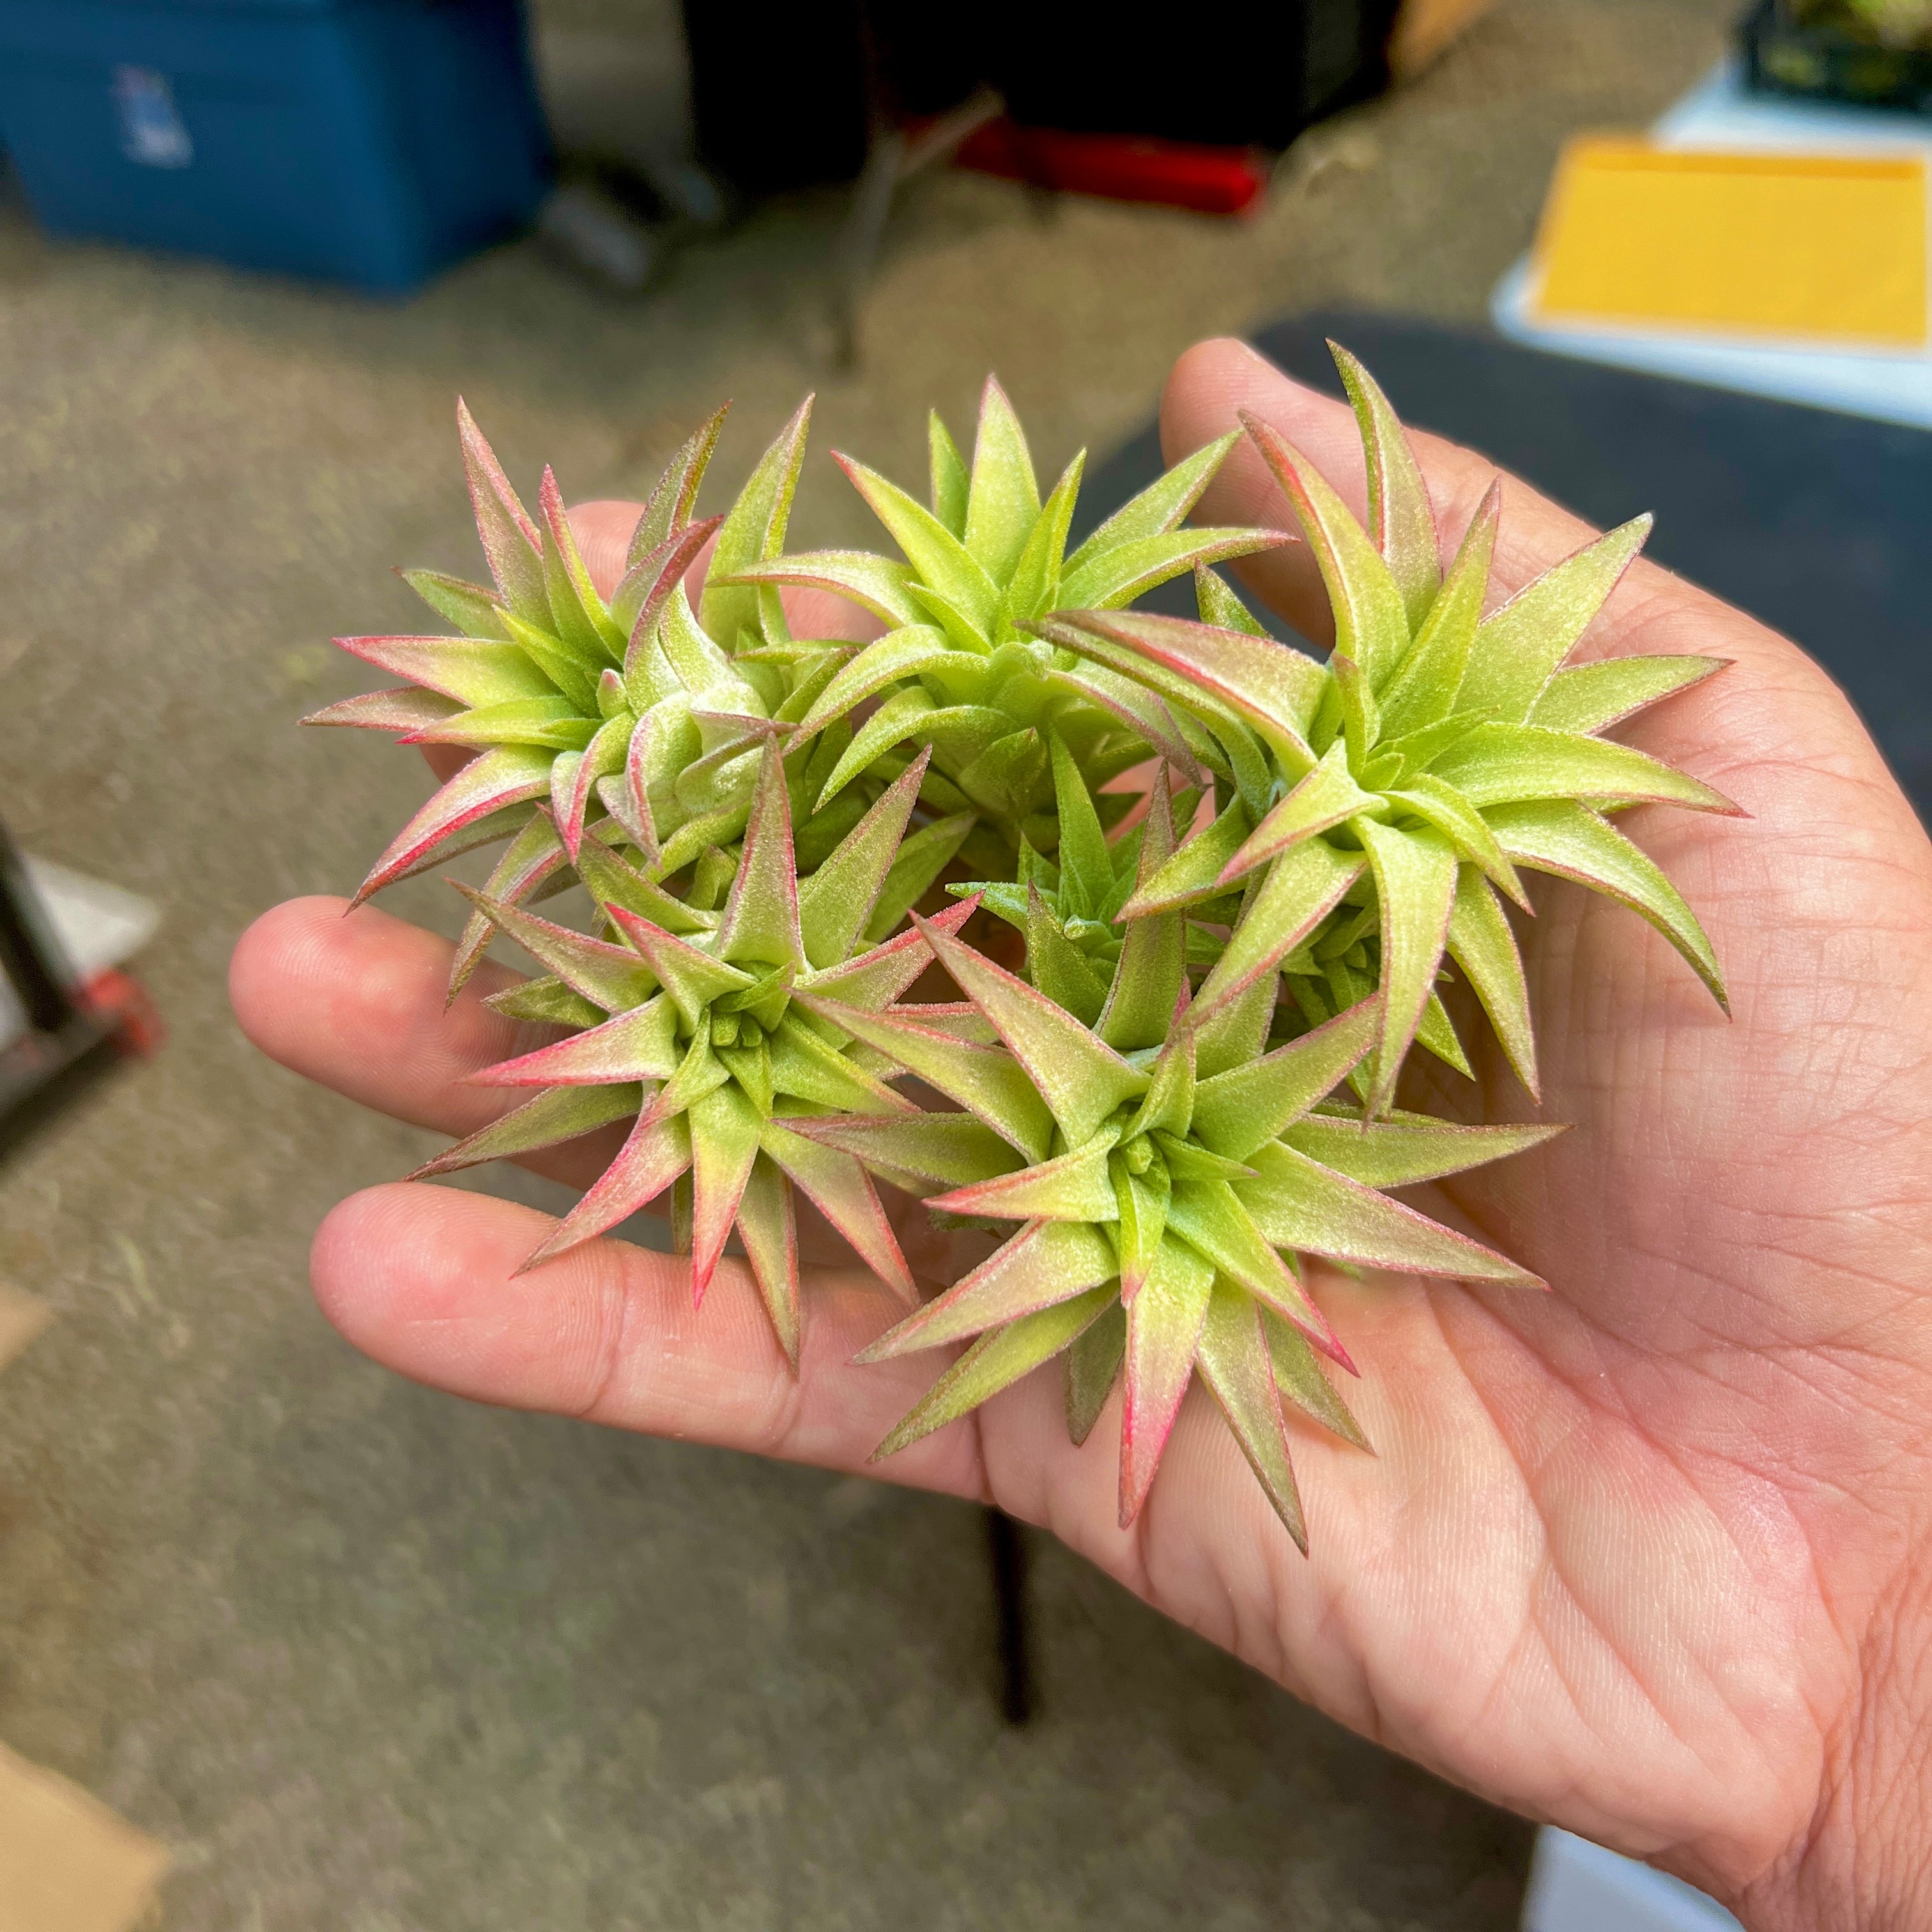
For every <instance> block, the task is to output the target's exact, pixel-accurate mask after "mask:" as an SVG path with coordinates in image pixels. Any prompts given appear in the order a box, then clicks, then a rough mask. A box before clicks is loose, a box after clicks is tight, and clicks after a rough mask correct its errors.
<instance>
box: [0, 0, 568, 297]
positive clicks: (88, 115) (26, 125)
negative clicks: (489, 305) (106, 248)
mask: <svg viewBox="0 0 1932 1932" xmlns="http://www.w3.org/2000/svg"><path fill="white" fill-rule="evenodd" d="M0 141H4V142H5V145H6V146H7V148H8V150H9V151H10V153H11V154H12V157H13V165H14V166H15V168H16V169H17V170H18V172H19V175H20V180H21V182H22V184H23V186H24V187H25V190H26V196H27V199H28V202H29V203H30V204H31V206H32V208H33V210H34V214H36V215H37V217H38V218H39V220H40V223H41V224H42V226H43V227H44V228H45V229H46V230H47V231H48V233H50V234H54V235H61V236H85V237H92V238H98V239H108V240H113V241H119V242H133V243H136V244H138V245H140V246H142V247H144V248H166V249H174V250H178V251H181V252H183V253H184V254H196V255H210V256H213V257H216V258H217V260H221V261H224V262H230V263H234V264H236V266H239V267H242V268H250V269H272V270H274V271H275V272H278V273H281V274H285V275H312V276H318V277H326V278H329V279H330V280H332V281H344V282H347V283H349V284H352V285H353V286H355V287H361V288H366V289H369V290H373V291H379V292H381V293H389V294H395V293H402V292H404V291H407V290H410V289H412V288H414V287H416V286H417V285H418V284H419V283H421V282H422V281H424V280H425V278H428V276H429V275H432V274H434V272H436V271H437V269H440V268H443V267H445V266H447V265H448V264H449V263H451V262H453V261H456V260H460V258H461V257H463V256H464V255H466V254H469V253H470V252H472V251H473V250H475V249H476V248H480V247H481V246H482V245H484V244H485V243H486V242H493V241H495V240H496V239H498V238H499V236H503V235H505V234H508V233H514V231H515V230H516V229H518V228H520V227H521V226H523V225H524V224H525V223H526V222H527V221H528V220H529V218H530V217H531V216H532V214H534V213H535V209H536V207H537V205H538V202H539V200H540V199H541V196H542V193H543V188H544V178H545V175H546V173H547V151H546V146H545V141H544V133H543V127H542V121H541V114H540V113H539V111H538V107H537V104H536V96H535V89H534V88H533V87H532V84H531V80H530V75H529V62H528V60H527V58H526V52H525V48H524V40H523V21H522V14H521V11H520V7H519V6H518V5H517V0H383V4H380V5H370V4H368V0H165V3H164V4H160V5H157V4H154V0H0Z"/></svg>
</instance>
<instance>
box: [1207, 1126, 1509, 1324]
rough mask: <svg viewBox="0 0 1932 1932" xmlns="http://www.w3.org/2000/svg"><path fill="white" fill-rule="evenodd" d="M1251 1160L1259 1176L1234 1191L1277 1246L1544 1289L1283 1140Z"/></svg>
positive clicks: (1362, 1263)
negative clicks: (1285, 1144)
mask: <svg viewBox="0 0 1932 1932" xmlns="http://www.w3.org/2000/svg"><path fill="white" fill-rule="evenodd" d="M1249 1160H1250V1164H1251V1165H1252V1166H1253V1167H1254V1168H1255V1169H1256V1172H1257V1173H1258V1175H1259V1178H1258V1179H1256V1180H1253V1181H1238V1182H1236V1183H1235V1184H1234V1187H1235V1193H1237V1194H1238V1196H1240V1198H1241V1204H1242V1205H1243V1206H1244V1208H1246V1209H1247V1211H1248V1213H1249V1214H1250V1215H1251V1216H1252V1217H1253V1224H1254V1226H1256V1228H1258V1229H1259V1230H1260V1231H1261V1233H1262V1235H1263V1236H1264V1237H1265V1238H1266V1239H1267V1240H1268V1241H1269V1242H1270V1243H1271V1244H1273V1245H1274V1247H1282V1248H1295V1249H1298V1250H1301V1252H1302V1253H1304V1254H1311V1255H1324V1256H1329V1257H1331V1258H1332V1259H1335V1260H1337V1261H1344V1262H1354V1263H1355V1264H1356V1265H1358V1266H1359V1267H1363V1268H1386V1269H1388V1270H1389V1271H1391V1272H1392V1273H1395V1274H1427V1275H1447V1276H1451V1277H1454V1278H1455V1279H1457V1280H1465V1281H1495V1282H1503V1283H1508V1284H1509V1285H1510V1286H1514V1287H1519V1288H1540V1287H1541V1286H1543V1284H1542V1283H1541V1281H1539V1280H1538V1278H1537V1277H1535V1275H1533V1274H1530V1273H1529V1271H1528V1270H1526V1269H1524V1268H1518V1267H1517V1265H1516V1263H1515V1262H1512V1261H1510V1260H1508V1259H1506V1258H1505V1256H1502V1255H1499V1254H1497V1253H1496V1252H1495V1251H1494V1250H1492V1249H1489V1248H1486V1247H1484V1246H1483V1245H1482V1244H1481V1243H1480V1242H1478V1241H1471V1240H1470V1239H1469V1237H1468V1236H1467V1235H1459V1234H1457V1233H1456V1232H1454V1230H1453V1229H1448V1228H1445V1227H1444V1226H1442V1225H1441V1223H1439V1222H1435V1221H1432V1220H1430V1219H1429V1218H1428V1217H1427V1215H1424V1214H1418V1213H1417V1212H1416V1211H1415V1209H1414V1208H1405V1207H1404V1206H1403V1205H1402V1204H1401V1203H1400V1202H1397V1201H1391V1200H1390V1199H1388V1196H1386V1195H1383V1194H1379V1193H1376V1190H1374V1189H1373V1188H1372V1187H1364V1186H1362V1184H1361V1183H1360V1182H1359V1181H1351V1180H1349V1179H1348V1178H1347V1177H1346V1176H1345V1175H1340V1174H1337V1173H1336V1172H1334V1170H1333V1169H1329V1168H1326V1167H1324V1166H1322V1165H1321V1164H1320V1163H1319V1162H1316V1161H1313V1160H1310V1159H1309V1157H1307V1155H1306V1154H1298V1153H1297V1152H1296V1151H1295V1149H1294V1148H1291V1147H1287V1146H1284V1145H1283V1144H1282V1143H1281V1142H1279V1141H1277V1142H1272V1143H1271V1144H1270V1145H1268V1146H1267V1147H1265V1148H1259V1149H1257V1150H1256V1152H1255V1153H1254V1154H1251V1155H1250V1157H1249Z"/></svg>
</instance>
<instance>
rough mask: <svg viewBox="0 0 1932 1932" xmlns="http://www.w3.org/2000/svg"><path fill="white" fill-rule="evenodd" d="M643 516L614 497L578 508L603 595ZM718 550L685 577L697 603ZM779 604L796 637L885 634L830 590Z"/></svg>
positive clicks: (790, 594) (587, 556)
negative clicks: (782, 607)
mask: <svg viewBox="0 0 1932 1932" xmlns="http://www.w3.org/2000/svg"><path fill="white" fill-rule="evenodd" d="M642 515H643V505H642V504H641V503H624V502H616V501H613V500H611V499H607V498H606V499H599V500H598V501H596V502H589V503H579V504H578V505H576V507H575V508H573V509H572V510H571V513H570V527H571V530H572V531H573V532H574V534H575V535H576V538H577V548H578V549H579V550H581V551H582V552H583V562H584V565H585V567H586V568H587V569H588V570H589V572H590V580H591V582H592V583H594V584H595V585H596V586H597V589H598V594H599V595H601V596H604V597H608V596H609V595H610V594H611V592H613V591H614V590H615V589H616V587H617V584H618V580H619V579H620V578H621V577H622V576H623V574H624V559H625V556H627V555H628V553H629V550H630V547H631V536H632V535H633V534H634V532H635V531H636V529H637V519H638V518H639V517H640V516H642ZM711 552H712V545H711V544H706V545H705V547H704V548H703V550H700V552H699V553H698V554H697V557H696V559H694V561H693V562H692V564H691V569H690V571H689V573H688V574H687V576H686V577H685V588H686V589H687V590H688V592H689V593H690V595H691V601H692V602H693V603H696V602H697V601H698V597H699V595H700V592H702V591H703V587H704V577H705V573H706V571H708V570H709V568H710V567H711ZM779 601H781V603H782V604H784V613H785V622H787V624H788V625H790V627H791V634H792V635H793V637H805V638H811V637H835V638H838V639H840V640H843V641H847V642H850V643H870V642H871V640H872V639H873V638H874V637H880V636H882V635H883V634H884V631H885V626H884V625H883V624H882V623H880V621H879V620H878V619H877V618H876V617H874V616H873V615H872V613H871V612H870V611H869V610H861V609H860V608H859V606H858V605H857V604H853V603H851V602H849V601H847V599H846V598H843V597H840V596H838V595H835V594H834V593H833V592H831V591H829V590H785V591H782V592H780V593H779ZM718 641H719V642H720V643H724V644H727V646H728V645H729V643H730V642H731V641H732V640H729V639H725V638H721V639H719V640H718Z"/></svg>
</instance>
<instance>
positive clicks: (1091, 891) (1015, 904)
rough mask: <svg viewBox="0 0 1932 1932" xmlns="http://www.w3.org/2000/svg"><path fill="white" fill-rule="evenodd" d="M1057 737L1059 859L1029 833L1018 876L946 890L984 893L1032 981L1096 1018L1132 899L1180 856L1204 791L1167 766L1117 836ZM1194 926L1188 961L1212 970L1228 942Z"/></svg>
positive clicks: (1122, 943)
mask: <svg viewBox="0 0 1932 1932" xmlns="http://www.w3.org/2000/svg"><path fill="white" fill-rule="evenodd" d="M1050 744H1051V748H1052V757H1053V781H1054V785H1053V790H1054V810H1055V815H1056V817H1057V818H1058V821H1059V826H1060V843H1059V845H1058V847H1057V850H1056V856H1055V858H1053V859H1049V858H1047V857H1046V856H1043V855H1042V854H1041V853H1037V852H1036V851H1034V849H1033V847H1032V846H1031V844H1028V843H1027V842H1026V841H1024V840H1022V842H1021V845H1020V850H1019V864H1018V866H1017V868H1016V869H1017V871H1018V874H1019V876H1018V877H1017V878H1016V879H1013V880H1000V879H990V880H973V881H971V882H970V883H964V884H959V883H955V884H949V885H948V886H947V888H946V889H947V892H950V894H952V895H953V896H954V897H955V898H972V899H974V900H976V901H977V903H978V904H980V906H981V907H983V908H984V909H985V910H986V911H987V912H989V913H992V915H993V916H995V917H996V918H998V919H1003V920H1004V921H1005V922H1006V923H1007V925H1009V926H1012V927H1013V929H1015V930H1016V932H1019V933H1020V934H1021V935H1023V937H1024V938H1025V941H1026V967H1027V977H1028V979H1029V980H1031V982H1032V983H1033V984H1034V986H1037V987H1038V988H1039V989H1040V990H1041V991H1042V992H1044V993H1045V994H1046V995H1048V997H1049V998H1051V999H1052V1000H1055V1001H1058V1004H1060V1005H1061V1006H1063V1007H1065V1008H1066V1009H1067V1011H1068V1012H1069V1013H1073V1014H1074V1015H1076V1016H1077V1017H1079V1019H1082V1020H1085V1021H1086V1022H1088V1024H1089V1025H1091V1024H1092V1023H1093V1022H1095V1021H1097V1019H1099V1018H1100V1013H1101V1011H1102V1010H1103V1007H1105V1006H1106V1000H1107V992H1108V989H1109V986H1111V985H1112V981H1113V978H1114V973H1115V968H1116V967H1117V966H1118V965H1119V964H1120V960H1121V954H1122V953H1123V952H1124V950H1125V948H1126V945H1127V921H1126V919H1125V918H1124V916H1123V915H1124V910H1125V908H1126V906H1127V901H1128V900H1129V899H1130V898H1133V895H1134V892H1135V889H1136V886H1138V885H1139V883H1141V882H1142V880H1143V879H1144V878H1145V877H1149V876H1153V875H1157V874H1159V872H1160V869H1161V868H1162V867H1163V865H1166V863H1167V862H1168V861H1169V859H1172V856H1173V855H1174V848H1175V827H1176V826H1177V824H1178V825H1181V826H1187V825H1189V824H1191V823H1193V817H1194V811H1195V808H1196V805H1198V804H1199V802H1200V799H1201V794H1200V793H1199V792H1198V791H1194V790H1188V791H1184V792H1182V793H1180V794H1179V796H1173V795H1172V794H1171V793H1170V790H1169V781H1168V775H1167V768H1166V766H1165V765H1164V764H1163V765H1161V766H1158V767H1157V769H1156V771H1155V774H1154V784H1153V786H1152V788H1151V791H1150V792H1149V793H1148V797H1147V800H1146V803H1147V806H1148V809H1147V811H1146V812H1145V814H1144V815H1143V816H1142V818H1141V819H1140V820H1139V822H1138V823H1135V824H1133V825H1132V826H1129V827H1127V829H1125V830H1124V831H1123V832H1121V833H1120V834H1119V835H1118V836H1115V837H1113V838H1109V834H1108V832H1107V830H1106V827H1105V826H1103V823H1102V821H1101V816H1100V809H1099V806H1098V804H1097V801H1096V799H1094V795H1093V793H1091V791H1090V790H1088V786H1087V783H1086V781H1085V779H1084V778H1082V776H1081V775H1080V772H1079V768H1078V766H1076V764H1075V763H1074V761H1073V754H1072V753H1071V752H1070V751H1068V750H1067V747H1066V746H1065V745H1064V744H1063V743H1061V741H1060V739H1058V737H1055V738H1053V739H1051V740H1050ZM1184 932H1185V944H1186V947H1187V964H1188V965H1189V966H1190V967H1192V968H1207V967H1211V966H1212V965H1214V962H1216V961H1217V959H1220V956H1221V952H1222V947H1221V944H1220V941H1219V940H1218V939H1217V938H1216V937H1215V936H1214V935H1213V934H1212V933H1211V932H1209V931H1208V930H1206V929H1204V928H1203V927H1202V926H1198V925H1196V924H1195V923H1193V922H1192V921H1190V922H1189V923H1188V924H1187V926H1186V927H1185V929H1184Z"/></svg>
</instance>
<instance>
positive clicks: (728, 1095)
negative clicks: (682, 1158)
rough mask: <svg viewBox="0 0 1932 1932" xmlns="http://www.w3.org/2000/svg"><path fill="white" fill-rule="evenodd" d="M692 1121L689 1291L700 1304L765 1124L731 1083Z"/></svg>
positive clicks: (704, 1102)
mask: <svg viewBox="0 0 1932 1932" xmlns="http://www.w3.org/2000/svg"><path fill="white" fill-rule="evenodd" d="M690 1119H691V1190H692V1209H691V1297H692V1299H693V1300H694V1301H697V1300H700V1299H701V1298H703V1294H704V1291H705V1290H706V1289H707V1288H708V1287H709V1286H710V1285H711V1277H712V1274H713V1272H714V1271H715V1269H716V1268H717V1266H718V1258H719V1257H720V1256H721V1255H722V1254H723V1253H724V1243H725V1240H726V1238H727V1237H728V1236H729V1235H730V1232H731V1224H732V1223H733V1222H734V1221H735V1220H736V1219H737V1216H738V1203H739V1199H741V1198H742V1196H743V1194H744V1192H745V1184H746V1182H747V1181H749V1179H750V1178H751V1166H752V1163H753V1162H754V1160H756V1159H757V1153H758V1142H759V1138H760V1134H761V1133H762V1132H763V1127H764V1122H763V1121H762V1120H761V1119H760V1117H759V1114H758V1110H757V1109H756V1108H755V1107H754V1106H752V1104H751V1102H750V1101H749V1100H748V1099H746V1097H745V1095H744V1094H743V1093H742V1092H741V1091H739V1088H737V1087H736V1086H735V1085H728V1084H727V1085H724V1086H722V1087H718V1088H714V1089H713V1090H712V1091H711V1092H710V1093H709V1094H706V1095H704V1096H703V1098H701V1099H700V1100H696V1101H694V1102H693V1103H692V1104H691V1109H690Z"/></svg>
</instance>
